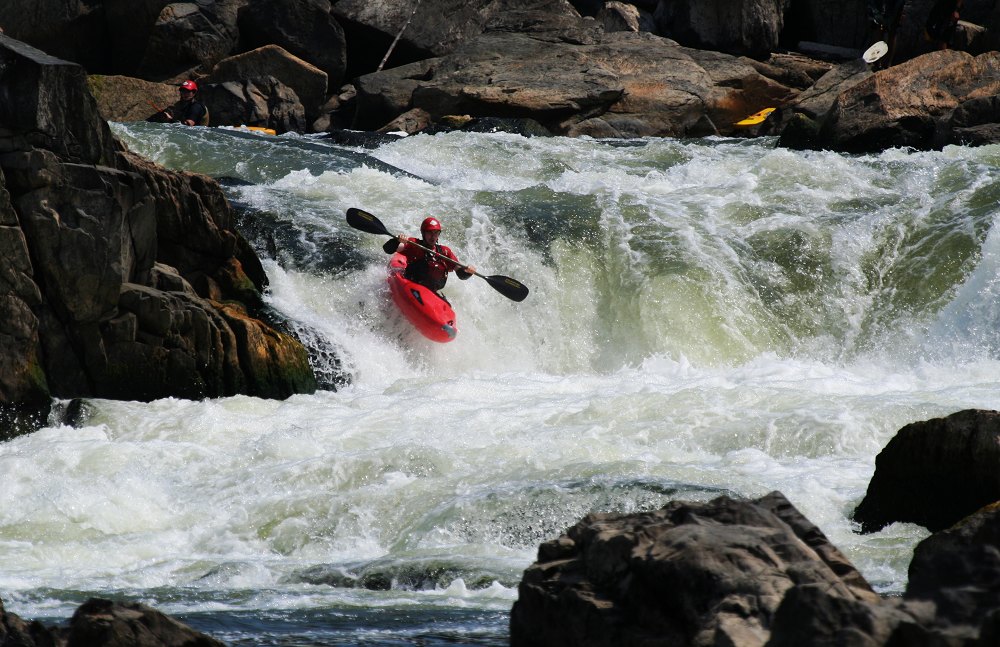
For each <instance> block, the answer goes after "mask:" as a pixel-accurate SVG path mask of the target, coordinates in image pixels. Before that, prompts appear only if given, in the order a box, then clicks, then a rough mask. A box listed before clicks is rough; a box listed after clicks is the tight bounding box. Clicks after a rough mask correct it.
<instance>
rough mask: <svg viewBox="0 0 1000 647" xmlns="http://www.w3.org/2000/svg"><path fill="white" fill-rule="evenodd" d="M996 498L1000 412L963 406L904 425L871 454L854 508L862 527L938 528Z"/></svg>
mask: <svg viewBox="0 0 1000 647" xmlns="http://www.w3.org/2000/svg"><path fill="white" fill-rule="evenodd" d="M995 501H1000V412H996V411H982V410H968V411H960V412H957V413H954V414H952V415H950V416H947V417H944V418H935V419H932V420H926V421H922V422H914V423H912V424H909V425H906V426H905V427H903V428H902V429H900V430H899V432H898V433H897V434H896V435H895V436H894V437H893V439H892V440H890V441H889V444H887V445H886V446H885V448H884V449H883V450H882V451H881V452H880V453H879V455H878V457H877V458H876V459H875V474H874V476H872V480H871V482H870V483H869V484H868V492H867V493H866V494H865V497H864V499H863V500H862V501H861V503H860V504H859V505H858V507H857V508H856V509H855V511H854V519H855V520H856V521H858V522H860V523H861V528H862V530H863V531H864V532H874V531H876V530H880V529H881V528H883V527H885V526H887V525H889V524H890V523H894V522H897V521H901V522H909V523H916V524H919V525H921V526H924V527H926V528H928V529H929V530H932V531H938V530H943V529H945V528H948V527H949V526H951V525H952V524H955V523H957V522H958V521H960V520H961V519H962V518H964V517H966V516H967V515H970V514H972V513H973V512H975V511H977V510H979V509H980V508H982V507H983V506H985V505H988V504H991V503H993V502H995Z"/></svg>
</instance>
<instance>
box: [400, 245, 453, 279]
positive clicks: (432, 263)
mask: <svg viewBox="0 0 1000 647" xmlns="http://www.w3.org/2000/svg"><path fill="white" fill-rule="evenodd" d="M408 240H409V242H411V243H415V244H413V245H404V246H403V251H402V252H401V253H402V254H403V256H405V257H406V272H405V273H404V275H403V276H405V277H406V278H408V279H410V280H411V281H416V282H417V283H420V284H421V285H426V286H427V287H429V288H430V289H432V290H434V291H435V292H436V291H438V290H440V289H441V288H443V287H444V285H445V283H447V281H448V272H454V271H455V269H456V268H457V267H458V259H457V258H456V257H455V254H454V253H453V252H452V251H451V249H449V248H448V247H447V246H445V245H435V246H434V247H435V250H434V251H436V252H437V253H438V254H441V256H445V257H447V258H448V259H450V260H445V259H444V258H440V257H438V256H435V255H434V254H428V253H427V252H425V251H424V250H423V249H421V248H419V247H417V245H424V244H425V243H424V241H422V240H420V239H417V238H409V239H408Z"/></svg>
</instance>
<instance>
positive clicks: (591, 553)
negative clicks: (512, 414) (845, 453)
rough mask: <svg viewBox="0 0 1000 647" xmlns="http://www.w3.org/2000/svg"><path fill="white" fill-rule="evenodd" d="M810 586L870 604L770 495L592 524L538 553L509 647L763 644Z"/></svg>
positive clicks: (864, 589)
mask: <svg viewBox="0 0 1000 647" xmlns="http://www.w3.org/2000/svg"><path fill="white" fill-rule="evenodd" d="M810 584H813V585H816V586H818V587H820V590H822V591H825V592H826V593H827V594H828V595H832V596H835V597H838V598H842V599H843V600H845V601H850V602H857V603H859V604H866V603H876V604H877V603H878V600H879V598H878V596H877V595H876V594H875V593H874V592H873V591H872V589H871V587H870V586H869V585H868V584H867V582H865V580H864V578H863V577H862V576H861V575H860V573H858V572H857V570H856V569H854V567H853V566H851V565H850V563H849V562H848V560H847V559H846V557H844V556H843V554H841V553H840V551H838V550H837V549H836V548H835V547H834V546H832V545H831V544H830V543H829V542H828V541H827V540H826V538H825V537H824V536H823V534H822V533H821V532H820V531H819V529H818V528H816V527H815V526H814V525H813V524H812V523H810V522H809V521H808V520H807V519H805V518H804V517H802V516H801V514H799V513H798V511H797V510H795V508H794V507H793V506H792V505H791V504H790V503H789V502H788V500H787V499H785V497H784V496H782V495H781V494H780V493H777V492H774V493H771V494H769V495H768V496H766V497H763V498H761V499H758V500H756V501H736V500H733V499H730V498H728V497H719V498H718V499H715V500H713V501H710V502H708V503H689V502H680V501H674V502H671V503H669V504H667V505H666V506H665V507H664V508H662V509H660V510H656V511H654V512H647V513H639V514H632V515H616V514H591V515H588V516H587V517H585V518H584V519H583V520H582V521H580V522H579V523H578V524H577V525H575V526H573V527H572V528H570V529H569V530H568V531H567V532H566V534H564V535H563V536H562V537H560V538H559V539H556V540H552V541H549V542H546V543H544V544H542V545H541V546H540V547H539V550H538V561H537V562H535V563H534V564H533V565H532V566H530V567H529V568H528V569H527V570H526V571H525V573H524V577H523V578H522V580H521V584H520V585H519V586H518V600H517V602H515V603H514V607H513V609H512V610H511V644H512V645H514V646H526V645H546V646H549V647H552V646H555V645H574V646H586V645H609V646H610V645H617V646H629V645H648V644H663V645H678V646H681V645H748V646H749V645H763V644H764V642H766V640H767V637H768V635H769V633H770V624H771V619H772V618H773V616H774V613H775V611H776V610H777V608H778V605H779V604H780V603H781V601H782V599H783V597H784V595H785V593H786V592H787V591H789V590H790V589H792V588H794V587H801V586H807V585H810ZM802 644H806V643H802Z"/></svg>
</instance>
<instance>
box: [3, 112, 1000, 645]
mask: <svg viewBox="0 0 1000 647" xmlns="http://www.w3.org/2000/svg"><path fill="white" fill-rule="evenodd" d="M112 126H113V130H114V131H115V133H116V135H118V136H119V137H120V138H121V139H122V140H123V141H124V142H126V143H127V145H128V146H129V147H130V148H131V149H133V150H135V151H136V152H138V153H141V154H142V155H145V156H147V157H149V158H151V159H153V160H155V161H157V162H159V163H161V164H163V165H164V166H167V167H169V168H174V169H180V170H190V171H197V172H200V173H206V174H209V175H212V176H214V177H217V178H220V179H221V180H222V181H223V183H224V186H225V187H226V192H227V195H228V196H229V197H230V199H231V201H232V202H233V204H234V205H236V206H237V207H238V209H239V212H240V214H241V223H242V226H244V227H247V231H248V237H249V238H251V240H253V241H254V243H255V244H256V245H258V246H259V247H260V249H261V255H262V256H263V257H265V268H266V270H267V273H268V276H269V279H270V287H269V289H268V292H267V295H266V298H267V302H268V303H269V305H270V306H272V307H273V308H274V309H275V310H276V311H278V312H280V313H281V314H282V315H283V316H285V317H287V318H288V319H289V320H290V321H291V322H293V325H295V326H297V327H298V328H299V329H300V330H301V331H302V335H303V339H304V340H305V341H306V343H307V344H308V345H309V347H310V349H311V350H312V353H313V357H314V361H315V367H316V369H317V372H318V374H319V375H320V376H321V377H323V380H324V385H325V386H326V387H327V388H325V389H324V390H321V391H319V392H317V393H315V394H312V395H299V396H294V397H292V398H289V399H288V400H285V401H271V400H260V399H255V398H251V397H244V396H240V397H232V398H225V399H217V400H206V401H203V402H191V401H184V400H177V399H166V400H160V401H156V402H151V403H140V402H115V401H106V400H91V401H88V403H87V411H88V417H87V419H86V423H85V424H84V425H83V426H82V427H80V428H71V427H68V426H65V425H59V424H55V425H53V426H50V427H48V428H45V429H43V430H41V431H38V432H37V433H34V434H31V435H28V436H23V437H20V438H16V439H14V440H11V441H8V442H4V443H2V444H0V564H3V568H2V569H0V598H2V599H3V602H4V605H5V607H6V609H7V610H8V611H10V612H14V613H17V614H19V615H21V616H22V617H25V618H29V619H41V620H44V621H45V622H47V623H49V622H52V623H54V622H62V621H65V620H66V619H67V618H68V617H69V616H70V615H71V614H72V612H73V610H74V609H75V607H76V606H77V605H78V604H80V603H81V602H82V601H83V600H85V599H87V598H88V597H92V596H101V597H112V598H116V599H123V600H135V601H141V602H145V603H147V604H151V605H153V606H155V607H157V608H159V609H161V610H163V611H165V612H167V613H170V614H173V615H176V616H178V617H179V618H180V619H182V620H183V621H184V622H187V623H188V624H191V625H192V626H194V627H196V628H198V629H200V630H202V631H206V632H208V633H210V634H212V635H213V636H215V637H217V638H219V639H220V640H223V641H225V642H226V643H227V644H229V645H234V646H236V645H239V646H244V645H246V646H249V645H288V646H291V645H296V646H300V645H505V644H507V641H508V628H507V623H508V617H509V610H510V606H511V604H512V603H513V602H514V600H516V599H517V583H518V581H519V579H520V575H521V573H522V571H523V570H524V569H525V568H526V567H527V566H528V565H529V564H530V563H531V562H532V561H533V559H534V556H535V553H536V550H537V546H538V544H539V543H540V542H542V541H545V540H546V539H549V538H553V537H556V536H558V534H559V533H560V532H561V531H562V530H563V529H564V528H566V527H568V526H569V525H572V524H573V523H574V522H575V521H576V520H578V519H579V518H580V517H581V516H583V515H584V514H586V513H588V512H590V511H622V512H628V511H636V510H648V509H652V508H655V507H658V506H661V505H663V504H664V503H665V502H667V501H669V500H671V499H686V500H701V501H703V500H708V499H711V498H713V497H716V496H718V495H720V494H729V495H735V496H743V497H756V496H760V495H763V494H765V493H767V492H770V491H772V490H780V491H781V492H783V493H784V494H785V495H786V496H787V497H788V498H789V499H790V500H791V501H792V503H793V504H794V505H795V506H796V507H797V508H798V509H799V510H801V511H802V512H803V513H804V514H805V515H806V516H807V517H809V519H811V520H812V521H813V522H814V523H816V524H817V525H818V526H819V527H820V528H821V529H822V530H823V532H824V533H826V535H827V536H828V537H829V538H830V540H831V541H832V542H833V543H834V544H835V545H837V546H838V547H839V548H840V549H841V550H843V551H844V552H845V553H846V554H847V556H848V557H849V559H850V560H851V561H852V562H853V563H854V564H855V565H856V566H857V567H858V568H859V569H860V570H861V572H862V573H863V574H864V576H865V577H866V578H867V579H868V580H869V581H870V582H871V583H872V584H873V586H875V587H876V589H877V590H879V591H880V592H882V593H885V594H887V595H892V594H899V593H901V592H902V590H903V589H904V588H905V586H906V569H907V565H908V563H909V560H910V556H911V553H912V549H913V547H914V545H915V544H916V543H917V542H918V541H920V540H921V539H922V538H924V537H926V536H927V531H925V530H924V529H922V528H919V527H916V526H912V525H907V524H895V525H892V526H889V527H888V528H886V529H884V530H883V531H881V532H877V533H873V534H870V535H864V536H863V535H860V534H858V533H857V527H856V525H855V524H854V523H853V522H852V520H851V513H852V511H853V509H854V507H855V506H856V505H857V504H858V503H859V502H860V500H861V498H862V497H863V496H864V494H865V490H866V488H867V485H868V481H869V479H870V478H871V476H872V473H873V471H874V464H875V456H876V455H877V454H878V452H879V451H880V450H881V449H882V448H883V447H884V446H885V444H886V443H887V442H888V441H889V439H890V438H892V436H893V435H894V434H895V432H896V431H897V430H898V429H899V428H900V427H902V426H903V425H905V424H907V423H910V422H914V421H918V420H925V419H928V418H932V417H937V416H942V415H947V414H949V413H952V412H954V411H957V410H960V409H965V408H994V407H995V406H996V404H997V396H998V393H1000V388H998V387H1000V382H998V376H1000V307H998V299H997V297H998V293H1000V267H998V266H1000V237H998V233H997V231H996V227H995V223H996V219H997V215H998V214H1000V147H997V146H989V147H983V148H963V147H951V148H947V149H945V150H944V151H942V152H932V153H922V152H912V151H903V150H890V151H887V152H884V153H882V154H879V155H870V156H849V155H841V154H835V153H830V152H795V151H788V150H783V149H780V148H777V147H776V145H775V140H774V139H766V138H764V139H757V140H735V139H722V138H716V139H703V140H690V141H682V140H670V139H643V140H629V141H598V140H591V139H566V138H524V137H521V136H518V135H511V134H502V133H499V134H483V133H448V134H438V135H433V136H430V135H417V136H412V137H407V138H402V139H399V140H398V141H391V142H388V143H385V144H383V145H381V146H379V147H378V148H374V149H364V148H360V147H350V146H344V145H337V144H334V143H332V142H331V141H330V140H324V139H320V138H316V137H308V136H298V135H291V134H290V135H283V136H280V137H268V136H266V135H256V134H247V133H240V132H235V131H231V130H224V129H206V128H184V127H180V126H175V125H160V124H146V123H137V124H113V125H112ZM349 207H359V208H361V209H364V210H366V211H369V212H371V213H373V214H375V215H376V216H377V217H378V218H379V219H380V220H381V221H382V222H383V223H384V224H385V225H386V226H387V227H388V228H389V229H390V230H391V231H393V232H400V233H404V232H405V233H409V234H414V235H415V234H416V233H417V229H418V227H419V223H420V221H421V220H422V219H423V218H424V217H426V216H428V215H433V216H435V217H437V218H439V219H440V220H441V221H442V223H443V225H444V232H443V234H442V242H443V243H444V244H447V245H450V246H451V247H452V249H453V250H454V251H455V252H456V254H457V255H458V257H459V259H461V260H462V261H463V262H465V263H471V264H473V265H475V266H476V267H477V268H478V269H479V271H480V273H481V274H484V275H494V274H498V275H506V276H510V277H513V278H516V279H517V280H519V281H521V282H522V283H524V284H525V285H527V286H528V287H529V288H530V290H531V292H530V294H529V296H528V298H527V299H526V300H525V301H523V302H521V303H516V302H513V301H511V300H509V299H506V298H505V297H504V296H503V295H502V294H500V293H499V292H497V291H496V290H494V289H492V287H491V285H490V284H489V283H488V282H487V281H483V280H481V279H480V278H478V277H472V278H471V279H470V280H468V281H458V280H456V279H455V278H452V279H451V280H450V281H449V283H448V285H447V287H446V288H445V290H444V292H445V294H446V295H447V296H448V298H449V299H450V300H451V302H452V304H453V306H454V307H455V310H456V312H457V313H458V328H459V333H458V336H457V338H456V339H455V340H454V341H452V342H450V343H448V344H436V343H433V342H430V341H427V340H425V339H423V338H420V337H418V336H416V335H415V334H414V333H413V331H412V330H411V329H410V328H409V327H408V325H407V324H406V323H405V322H403V321H400V319H399V317H398V316H396V315H395V313H394V312H393V308H392V306H391V304H390V302H389V298H388V292H387V287H386V282H385V267H386V260H387V257H386V255H385V254H384V253H383V252H382V250H381V245H382V243H383V242H384V240H383V238H381V237H379V236H375V235H371V234H367V233H363V232H360V231H357V230H355V229H352V228H351V227H349V226H348V225H347V223H346V222H345V218H344V214H345V211H346V210H347V209H348V208H349ZM334 358H336V359H334Z"/></svg>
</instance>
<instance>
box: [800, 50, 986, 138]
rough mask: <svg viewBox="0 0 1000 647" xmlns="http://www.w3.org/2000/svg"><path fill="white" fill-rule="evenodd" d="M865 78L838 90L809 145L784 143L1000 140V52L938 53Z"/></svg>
mask: <svg viewBox="0 0 1000 647" xmlns="http://www.w3.org/2000/svg"><path fill="white" fill-rule="evenodd" d="M862 76H863V77H864V78H861V79H860V80H858V81H857V82H853V80H852V82H851V83H847V84H844V85H841V86H839V88H838V89H839V90H840V94H839V95H838V97H837V100H836V101H835V102H834V103H833V105H832V106H831V107H830V109H829V111H828V112H827V113H826V115H825V117H824V118H823V119H821V120H820V121H818V122H817V123H816V127H815V136H814V137H813V138H812V139H811V140H810V141H808V142H797V141H794V140H793V139H787V140H783V142H782V145H789V146H792V145H796V144H801V147H803V148H822V149H829V150H836V151H842V152H848V153H873V152H877V151H881V150H885V149H886V148H893V147H912V148H916V149H919V150H935V149H940V148H942V147H943V146H946V145H949V144H985V143H990V142H995V141H998V137H1000V102H998V101H997V99H996V96H997V95H998V94H1000V52H987V53H985V54H980V55H979V56H975V57H974V56H972V55H970V54H967V53H965V52H958V51H954V50H941V51H935V52H931V53H929V54H924V55H922V56H919V57H917V58H915V59H913V60H910V61H907V62H905V63H902V64H900V65H894V66H892V67H889V68H887V69H884V70H880V71H878V72H875V73H874V74H872V75H870V76H868V75H862Z"/></svg>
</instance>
